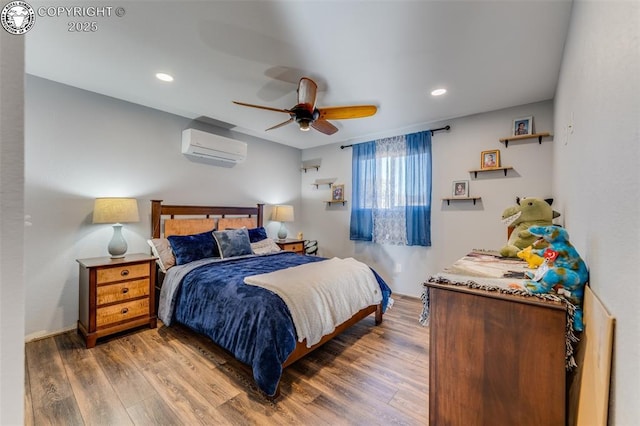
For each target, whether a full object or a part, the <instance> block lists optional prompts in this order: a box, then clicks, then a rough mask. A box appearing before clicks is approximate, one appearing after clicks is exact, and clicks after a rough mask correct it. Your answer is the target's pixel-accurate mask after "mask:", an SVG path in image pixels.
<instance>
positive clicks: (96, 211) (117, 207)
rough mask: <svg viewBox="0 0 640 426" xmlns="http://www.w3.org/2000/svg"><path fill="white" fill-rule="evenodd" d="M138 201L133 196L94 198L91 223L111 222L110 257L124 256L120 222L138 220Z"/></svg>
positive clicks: (125, 249)
mask: <svg viewBox="0 0 640 426" xmlns="http://www.w3.org/2000/svg"><path fill="white" fill-rule="evenodd" d="M139 221H140V216H139V214H138V201H137V200H136V199H135V198H96V202H95V205H94V207H93V223H113V224H114V225H113V238H111V241H110V242H109V246H108V250H109V254H110V255H111V258H113V259H117V258H121V257H124V254H125V253H126V252H127V242H126V241H125V239H124V237H123V236H122V223H120V222H139Z"/></svg>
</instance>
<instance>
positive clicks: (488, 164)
mask: <svg viewBox="0 0 640 426" xmlns="http://www.w3.org/2000/svg"><path fill="white" fill-rule="evenodd" d="M497 167H500V150H499V149H492V150H489V151H482V153H480V168H481V169H482V170H486V169H495V168H497Z"/></svg>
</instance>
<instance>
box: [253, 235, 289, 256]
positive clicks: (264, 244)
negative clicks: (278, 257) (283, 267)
mask: <svg viewBox="0 0 640 426" xmlns="http://www.w3.org/2000/svg"><path fill="white" fill-rule="evenodd" d="M251 250H253V254H269V253H277V252H279V251H282V249H281V248H280V247H278V245H277V244H276V242H275V241H273V240H272V239H270V238H265V239H264V240H260V241H258V242H255V243H251Z"/></svg>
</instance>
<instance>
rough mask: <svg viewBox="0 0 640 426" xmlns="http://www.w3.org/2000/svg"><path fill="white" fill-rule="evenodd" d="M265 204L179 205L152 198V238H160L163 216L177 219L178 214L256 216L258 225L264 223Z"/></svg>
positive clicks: (207, 216)
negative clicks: (237, 205)
mask: <svg viewBox="0 0 640 426" xmlns="http://www.w3.org/2000/svg"><path fill="white" fill-rule="evenodd" d="M263 207H264V204H257V205H256V207H228V206H178V205H168V204H162V200H151V238H160V236H161V233H162V232H161V231H162V218H163V217H168V218H170V219H176V216H189V217H191V218H193V217H194V216H201V217H206V218H212V217H216V218H224V217H227V216H231V217H255V218H256V226H262V225H263Z"/></svg>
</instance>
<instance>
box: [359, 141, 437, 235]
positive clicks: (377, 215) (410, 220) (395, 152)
mask: <svg viewBox="0 0 640 426" xmlns="http://www.w3.org/2000/svg"><path fill="white" fill-rule="evenodd" d="M352 187H353V194H352V199H353V201H352V207H351V226H350V238H351V239H352V240H355V241H373V242H377V243H381V244H396V245H420V246H430V245H431V132H429V131H425V132H418V133H412V134H409V135H403V136H395V137H391V138H385V139H379V140H376V141H373V142H365V143H361V144H356V145H354V146H353V158H352Z"/></svg>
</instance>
